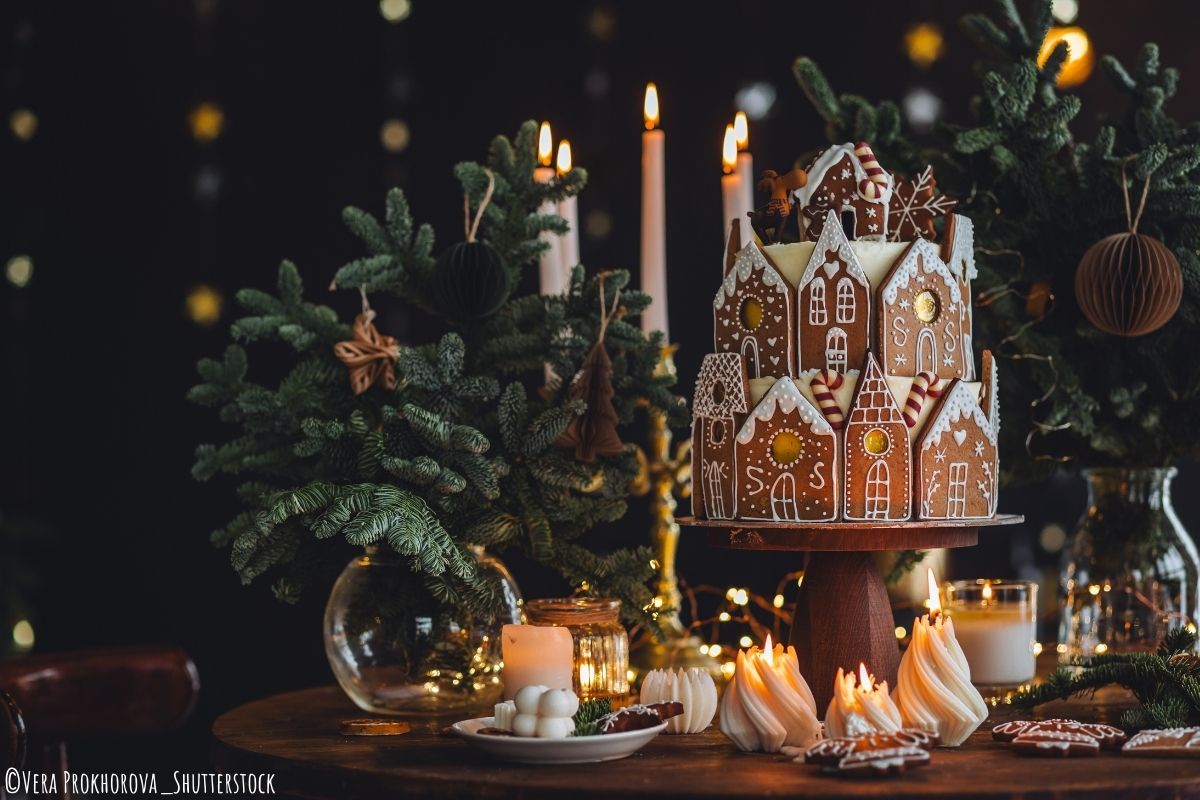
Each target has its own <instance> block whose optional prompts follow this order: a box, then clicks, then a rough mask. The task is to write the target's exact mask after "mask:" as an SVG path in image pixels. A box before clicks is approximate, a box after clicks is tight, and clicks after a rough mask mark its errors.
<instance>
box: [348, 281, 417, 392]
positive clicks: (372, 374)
mask: <svg viewBox="0 0 1200 800" xmlns="http://www.w3.org/2000/svg"><path fill="white" fill-rule="evenodd" d="M362 298H363V310H362V313H361V314H359V315H358V316H357V317H355V318H354V338H353V339H350V340H349V341H345V342H338V343H337V344H335V345H334V346H333V353H334V355H336V356H337V357H338V359H339V360H340V361H341V362H342V363H343V364H345V365H346V366H347V367H349V368H350V387H351V389H353V390H354V393H355V394H356V395H358V394H362V393H363V392H365V391H366V390H367V389H370V388H371V387H372V386H374V385H376V384H379V385H381V386H383V388H385V389H395V388H396V357H397V356H398V355H400V344H399V342H397V341H396V339H395V338H394V337H392V336H384V335H383V334H381V333H380V332H379V330H378V329H377V328H376V327H375V322H374V320H375V312H374V311H373V310H372V309H371V306H370V305H369V304H368V303H367V293H366V292H363V293H362Z"/></svg>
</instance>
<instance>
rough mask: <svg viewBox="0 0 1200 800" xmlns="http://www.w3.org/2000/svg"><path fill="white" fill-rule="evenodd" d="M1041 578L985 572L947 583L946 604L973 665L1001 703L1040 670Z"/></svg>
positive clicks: (989, 695)
mask: <svg viewBox="0 0 1200 800" xmlns="http://www.w3.org/2000/svg"><path fill="white" fill-rule="evenodd" d="M1037 589H1038V587H1037V584H1036V583H1034V582H1032V581H1000V580H989V579H986V578H981V579H978V580H972V581H952V582H949V583H946V584H943V587H942V590H943V592H944V593H945V598H946V602H945V609H946V613H947V615H948V616H949V617H950V619H952V620H953V621H954V634H955V636H956V637H957V639H958V644H959V646H961V647H962V650H963V655H965V656H966V657H967V664H968V665H970V667H971V683H973V684H975V686H976V687H978V688H979V689H980V692H981V693H982V694H983V695H984V697H985V698H986V699H987V700H988V702H989V703H991V704H992V705H995V704H996V702H999V701H1002V700H1003V699H1004V698H1005V697H1006V696H1008V695H1009V694H1010V693H1011V692H1012V690H1013V689H1016V688H1017V687H1019V686H1021V685H1022V684H1025V683H1028V682H1029V681H1031V680H1033V678H1034V676H1035V675H1036V674H1037Z"/></svg>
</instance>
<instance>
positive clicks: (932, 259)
mask: <svg viewBox="0 0 1200 800" xmlns="http://www.w3.org/2000/svg"><path fill="white" fill-rule="evenodd" d="M918 256H919V257H920V258H918ZM918 261H920V262H922V263H923V265H924V266H923V268H922V271H923V272H924V273H925V274H927V275H934V276H936V277H939V278H941V279H942V283H944V284H946V290H947V291H948V292H949V293H950V302H952V303H961V302H962V292H960V291H959V290H958V282H957V281H955V280H954V275H953V274H951V272H950V268H949V267H948V266H946V262H945V261H942V257H941V255H940V254H939V253H938V250H937V247H936V246H935V245H934V244H932V243H931V242H929V241H928V240H926V239H916V240H914V241H913V243H912V244H910V245H909V246H908V249H907V250H905V251H904V255H902V256H901V257H900V260H899V261H897V262H896V264H895V266H893V267H892V269H891V272H889V273H888V275H887V277H886V278H884V280H883V285H882V286H881V287H880V290H879V299H880V300H882V301H883V302H884V303H887V304H888V305H892V304H893V303H895V302H896V298H897V296H898V295H899V292H900V290H901V289H905V288H907V287H908V284H909V283H911V282H912V281H914V280H916V279H917V277H918V276H917V262H918Z"/></svg>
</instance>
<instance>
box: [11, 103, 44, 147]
mask: <svg viewBox="0 0 1200 800" xmlns="http://www.w3.org/2000/svg"><path fill="white" fill-rule="evenodd" d="M8 128H9V130H11V131H12V134H13V136H15V137H17V138H18V139H20V140H21V141H22V142H28V141H29V140H30V139H32V138H33V136H34V134H36V133H37V128H38V118H37V114H35V113H33V112H32V111H30V110H29V109H28V108H18V109H17V110H15V111H13V112H12V113H11V114H9V115H8Z"/></svg>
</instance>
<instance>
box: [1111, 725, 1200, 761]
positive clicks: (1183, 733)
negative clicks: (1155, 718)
mask: <svg viewBox="0 0 1200 800" xmlns="http://www.w3.org/2000/svg"><path fill="white" fill-rule="evenodd" d="M1121 752H1122V753H1124V754H1125V755H1131V756H1156V757H1158V758H1200V728H1158V729H1155V730H1146V731H1142V732H1140V733H1137V734H1134V736H1133V738H1132V739H1130V740H1129V741H1128V742H1126V743H1125V746H1124V747H1122V748H1121Z"/></svg>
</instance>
